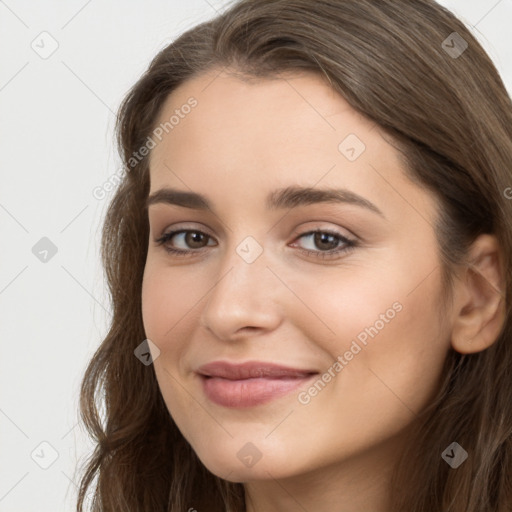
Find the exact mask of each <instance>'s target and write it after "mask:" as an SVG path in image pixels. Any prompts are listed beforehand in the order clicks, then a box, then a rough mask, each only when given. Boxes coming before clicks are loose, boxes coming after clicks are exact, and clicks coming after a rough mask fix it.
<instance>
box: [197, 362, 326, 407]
mask: <svg viewBox="0 0 512 512" xmlns="http://www.w3.org/2000/svg"><path fill="white" fill-rule="evenodd" d="M197 373H198V374H199V375H200V377H201V381H202V385H203V391H204V393H205V395H206V396H207V398H208V399H210V400H211V401H212V402H214V403H216V404H218V405H221V406H224V407H231V408H236V407H252V406H255V405H260V404H264V403H266V402H269V401H271V400H273V399H276V398H278V397H281V396H283V395H286V394H288V393H290V392H291V391H293V390H294V389H296V388H297V387H299V386H300V385H302V384H305V383H306V382H307V381H309V380H310V379H311V378H312V377H313V376H314V375H317V374H318V372H317V371H315V370H304V369H299V368H290V367H287V366H281V365H277V364H274V363H265V362H259V361H249V362H246V363H242V364H232V363H227V362H223V361H215V362H212V363H208V364H206V365H203V366H201V367H200V368H199V369H198V370H197Z"/></svg>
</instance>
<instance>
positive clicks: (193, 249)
mask: <svg viewBox="0 0 512 512" xmlns="http://www.w3.org/2000/svg"><path fill="white" fill-rule="evenodd" d="M301 238H303V239H306V238H309V239H310V244H309V245H310V247H311V246H313V247H315V246H316V247H318V248H319V250H314V249H300V250H301V252H303V253H306V254H307V255H309V256H314V257H317V258H328V257H335V256H337V255H338V254H341V253H344V252H347V251H349V250H350V249H353V248H354V247H356V246H357V241H356V240H351V239H349V238H347V237H345V236H343V235H342V234H341V233H337V232H335V231H329V230H322V229H317V230H314V231H308V232H307V233H303V234H302V235H300V236H299V237H298V238H297V239H296V240H300V239H301ZM171 240H175V241H178V242H181V243H182V244H184V245H185V247H184V248H178V249H177V248H175V247H173V246H171V245H170V244H169V242H171ZM210 241H213V239H212V237H211V236H210V235H208V234H207V233H204V232H203V231H199V230H192V229H180V230H175V231H169V232H168V233H165V234H164V235H162V236H161V237H160V238H158V239H157V240H156V242H157V244H158V245H162V246H163V247H164V249H165V250H166V251H167V252H168V253H171V254H174V255H176V256H192V255H194V254H197V253H202V252H203V251H205V250H206V247H207V246H208V245H210V246H211V245H213V246H215V245H216V244H215V243H213V244H209V243H208V242H210ZM205 242H206V243H205ZM340 243H341V244H342V245H341V246H340Z"/></svg>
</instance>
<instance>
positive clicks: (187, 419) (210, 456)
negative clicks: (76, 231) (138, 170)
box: [142, 70, 501, 512]
mask: <svg viewBox="0 0 512 512" xmlns="http://www.w3.org/2000/svg"><path fill="white" fill-rule="evenodd" d="M190 96H194V97H195V98H196V99H197V101H198V105H197V107H196V108H195V109H194V110H193V111H192V112H191V113H190V114H189V115H187V116H185V117H184V118H183V119H181V120H180V122H179V124H178V125H176V126H175V127H174V128H173V129H172V131H170V132H169V133H168V134H166V135H165V136H164V137H163V139H162V141H161V142H160V143H158V144H157V146H156V147H155V148H154V149H152V151H151V155H150V179H151V190H150V195H151V194H153V193H154V192H156V191H157V190H159V189H161V188H163V187H172V188H176V189H179V190H183V191H194V192H198V193H201V194H203V195H205V196H207V198H208V199H209V201H210V202H211V204H212V210H207V211H201V210H197V209H190V208H185V207H182V206H176V205H170V204H164V203H159V204H152V205H151V206H150V207H149V209H148V216H149V223H150V236H149V241H148V256H147V262H146V267H145V273H144V280H143V291H142V306H143V320H144V326H145V330H146V335H147V337H148V338H149V339H150V340H151V341H152V342H153V343H154V344H155V345H156V346H157V347H158V348H159V349H160V351H161V352H160V355H159V357H157V358H156V359H155V361H154V370H155V373H156V377H157V380H158V384H159V387H160V389H161V392H162V395H163V397H164V400H165V403H166V405H167V407H168V409H169V412H170V414H171V416H172V418H173V419H174V421H175V422H176V424H177V426H178V428H179V429H180V431H181V432H182V434H183V435H184V437H185V438H186V439H187V441H188V442H189V443H190V444H191V446H192V447H193V449H194V450H195V452H196V453H197V455H198V457H199V458H200V459H201V461H202V462H203V463H204V465H205V466H206V467H207V468H208V469H209V470H210V471H211V472H212V473H214V474H215V475H217V476H219V477H221V478H225V479H227V480H230V481H233V482H243V483H244V485H245V489H246V498H247V502H248V507H247V510H248V511H249V512H263V511H265V512H274V511H275V512H277V511H289V510H303V509H304V510H315V511H316V512H323V511H328V510H329V511H331V510H337V511H339V512H363V511H371V512H386V511H389V510H390V508H389V477H390V469H391V467H392V465H393V463H394V462H395V461H396V458H397V456H398V455H399V452H400V449H401V448H402V446H403V440H404V434H405V433H406V432H407V430H408V428H410V426H411V422H412V421H413V420H414V418H415V417H416V416H417V414H418V413H419V412H420V411H421V410H422V409H423V408H424V407H425V406H426V405H427V403H428V402H429V400H430V399H431V398H432V395H433V394H434V393H435V391H436V389H437V386H438V382H439V378H440V376H441V369H442V365H443V362H444V359H445V357H446V354H447V352H448V350H449V349H450V346H451V345H452V344H454V343H458V344H459V345H458V348H459V349H461V350H463V349H464V348H466V349H467V351H468V352H470V351H471V350H473V351H476V350H481V349H482V348H485V346H487V345H489V344H491V343H492V341H493V340H494V337H495V335H496V330H497V329H498V328H499V325H500V318H501V317H499V315H498V313H496V308H494V309H493V308H492V307H488V308H487V309H486V310H485V312H481V310H479V309H478V308H476V307H473V308H471V307H470V306H471V301H473V300H474V295H473V293H474V294H476V293H477V292H471V293H470V292H469V291H468V290H479V288H478V287H476V286H475V287H472V288H464V287H462V285H461V286H460V288H456V289H455V291H454V302H453V304H454V307H453V308H452V309H451V310H450V311H448V312H447V313H446V315H444V314H443V315H441V312H440V307H439V304H440V303H441V272H440V270H441V269H440V260H439V249H438V243H437V241H436V236H435V231H434V226H435V219H436V215H437V211H438V205H437V203H436V200H435V198H434V197H433V196H432V194H431V193H429V192H427V191H426V190H424V189H422V188H420V187H418V186H417V185H415V184H413V183H412V182H411V181H410V180H409V179H408V178H407V177H406V176H405V174H404V170H403V163H402V161H401V160H400V157H399V154H398V153H397V151H396V150H395V148H394V147H392V146H391V145H390V144H389V143H388V142H387V140H386V139H385V138H384V136H383V133H382V132H381V131H380V130H379V128H378V126H376V125H375V124H374V123H372V122H370V121H368V120H366V119H365V118H363V117H362V116H361V115H359V114H358V113H357V112H355V111H354V110H353V109H352V108H351V107H350V106H349V105H348V103H347V102H346V101H345V100H344V99H343V98H342V97H341V96H339V95H338V94H336V93H335V92H333V91H332V90H331V89H330V87H329V86H328V84H327V83H326V82H325V81H324V80H323V78H321V77H320V76H317V75H315V74H311V73H295V74H293V75H292V74H288V75H282V76H281V77H280V78H273V79H264V80H254V79H252V80H250V81H248V80H241V79H240V78H239V77H236V76H233V75H231V74H228V73H226V72H222V73H220V74H219V70H212V71H210V72H208V73H206V74H203V75H199V76H197V77H195V78H193V79H192V80H190V81H188V82H186V83H185V84H183V85H182V86H180V87H179V88H178V89H177V90H175V91H174V92H173V93H172V94H171V95H170V96H169V98H168V99H167V101H166V103H165V105H164V107H163V109H162V111H161V113H160V118H159V120H158V123H160V122H165V121H166V120H168V119H169V118H170V117H171V115H173V113H174V111H175V109H179V108H180V107H181V106H182V105H183V104H185V103H186V102H187V100H188V98H189V97H190ZM349 134H355V135H357V137H358V138H359V139H360V140H361V141H363V143H364V144H365V146H366V149H365V151H364V152H363V153H362V154H361V155H360V156H359V157H358V158H357V159H356V160H355V161H349V160H348V159H347V158H346V156H344V154H342V153H341V152H340V150H339V149H338V146H339V144H340V142H342V141H343V140H344V139H345V138H346V137H347V136H348V135H349ZM292 185H301V186H311V187H314V188H318V189H319V188H326V187H333V188H345V189H348V190H350V191H352V192H355V193H357V194H359V195H361V196H363V197H364V198H365V199H367V200H369V201H371V202H372V203H373V204H374V205H375V206H377V207H378V208H379V209H380V210H381V211H382V213H383V216H380V215H378V214H376V213H374V212H372V211H370V210H368V209H365V208H363V207H361V206H358V205H353V204H341V203H320V204H311V205H306V206H300V207H297V208H293V209H281V210H275V211H272V210H268V209H266V207H265V198H266V196H267V194H269V193H270V192H271V191H273V190H275V189H278V188H282V187H287V186H292ZM316 228H319V229H322V230H323V229H327V230H329V231H335V232H337V233H339V234H340V235H341V236H345V237H347V238H350V239H353V240H356V241H358V245H357V246H356V247H354V248H352V249H350V250H348V251H346V252H340V253H338V254H335V255H333V256H332V257H330V258H325V259H323V258H321V257H315V256H314V255H308V254H305V253H304V252H302V251H301V248H302V249H306V250H307V249H309V250H311V251H316V253H317V254H320V253H322V252H326V251H328V250H329V249H331V250H333V249H336V248H339V247H343V246H344V244H343V242H341V241H337V239H336V238H335V239H334V241H333V240H332V239H331V240H328V242H330V244H326V245H327V246H322V245H315V242H314V238H313V237H312V236H311V235H306V236H302V235H304V234H307V233H308V232H309V231H311V230H313V229H316ZM175 229H176V230H177V229H190V230H192V231H196V230H199V231H201V232H203V233H206V235H208V236H206V237H204V238H203V239H202V241H201V239H199V242H197V239H196V243H195V244H194V239H193V238H192V239H190V238H189V239H188V242H189V245H187V239H186V238H185V236H184V235H183V234H178V235H175V236H174V238H173V239H172V241H168V242H167V245H168V246H172V247H174V248H176V249H182V250H186V249H189V250H192V251H194V250H195V251H196V252H195V253H193V254H192V255H191V256H189V257H180V256H176V255H173V254H169V253H167V252H166V250H165V249H164V246H162V245H159V244H158V243H157V242H156V240H157V239H158V238H159V237H160V236H162V235H163V234H164V233H166V232H169V231H170V230H175ZM247 236H251V237H253V238H254V239H255V240H256V241H257V243H258V244H259V245H260V246H261V248H262V249H263V253H262V254H261V255H260V256H259V257H258V258H257V259H256V260H255V261H254V262H252V263H247V262H246V261H245V260H244V259H242V257H241V256H240V255H239V254H238V253H237V251H236V249H237V247H238V246H239V244H240V243H241V242H242V241H243V240H244V239H245V238H246V237H247ZM479 244H480V245H478V246H476V249H475V251H476V252H475V257H476V256H478V255H479V254H484V253H485V254H487V253H489V254H491V253H492V251H493V250H495V249H496V245H495V241H494V240H493V239H492V238H491V237H487V238H485V237H484V238H482V239H481V240H480V242H479ZM201 247H204V249H202V250H201V249H200V248H201ZM199 250H201V252H198V251H199ZM485 261H486V268H489V276H490V277H489V279H488V280H498V279H499V274H498V273H496V267H495V266H494V265H493V264H491V263H489V259H486V260H485ZM482 282H483V281H482ZM482 286H483V285H482ZM482 296H483V294H480V295H478V297H482ZM489 296H490V295H489ZM489 300H490V299H489ZM481 302H482V301H481ZM483 302H485V301H483ZM394 303H399V304H400V305H401V307H402V308H401V310H400V311H399V312H396V314H395V315H394V318H393V319H391V320H389V321H388V322H386V323H385V326H384V327H383V328H382V329H381V330H379V332H378V334H377V335H376V336H375V337H374V338H368V340H367V345H366V346H363V345H362V344H361V343H359V345H361V347H362V349H361V351H359V352H358V353H357V355H354V357H353V358H352V360H350V361H347V365H346V366H345V367H344V368H343V369H342V371H341V372H339V373H337V374H336V376H335V377H333V378H332V379H331V381H330V382H329V383H328V384H327V385H326V386H325V387H324V388H323V389H322V390H321V391H320V392H318V393H317V394H316V396H313V397H310V398H311V399H310V401H309V402H308V403H307V404H304V403H300V401H299V400H298V394H299V392H300V391H307V390H308V389H309V388H310V386H311V384H308V386H306V387H302V388H300V389H299V390H297V391H293V392H292V393H290V394H288V395H285V396H284V397H281V398H278V399H276V400H274V401H272V402H270V403H267V404H263V405H259V406H255V407H249V408H242V409H229V408H225V407H222V406H219V405H216V404H214V403H213V402H211V401H209V400H208V399H207V397H206V396H205V395H204V393H203V390H202V387H201V382H200V379H199V377H198V376H197V374H196V373H195V370H196V369H197V368H198V367H199V366H200V365H202V364H205V363H207V362H211V361H214V360H221V359H222V360H229V361H233V362H242V361H248V360H258V361H270V362H274V363H281V364H283V365H287V366H292V367H297V368H306V369H314V370H316V371H318V372H319V373H320V374H323V373H324V372H326V371H328V369H329V368H330V367H331V368H332V366H333V363H334V362H335V361H336V360H337V358H338V356H340V355H341V356H343V354H345V353H346V352H347V351H348V350H350V347H351V343H352V342H353V341H354V340H356V337H357V335H358V334H360V333H361V332H362V331H364V329H365V328H367V327H369V326H372V325H374V324H375V322H376V321H377V320H379V318H382V317H381V316H380V315H382V314H385V312H386V311H387V310H389V309H390V308H391V309H392V305H393V304H394ZM475 303H476V302H475ZM496 307H497V306H496ZM461 311H462V312H464V313H465V314H466V316H464V317H462V316H461V315H462V313H461ZM468 311H472V312H473V316H470V315H469V313H468ZM478 312H480V313H481V314H480V315H478V314H477V313H478ZM460 318H463V320H464V322H465V323H462V324H461V320H460ZM489 319H491V320H489ZM484 324H485V325H486V326H487V327H486V329H487V330H485V329H483V328H482V325H484ZM489 325H490V326H491V327H489ZM455 330H457V333H458V337H457V338H456V339H455V338H454V337H453V336H452V334H453V332H454V331H455ZM482 332H484V334H481V333H482ZM479 333H480V334H479ZM462 339H465V340H468V339H472V340H473V341H472V343H473V345H472V347H468V346H467V345H464V343H463V342H462V341H460V340H462ZM331 372H332V370H331ZM248 442H251V443H252V444H253V445H254V446H255V447H256V448H257V450H258V452H259V453H260V454H261V459H260V460H259V461H258V462H257V463H256V464H254V465H253V466H252V467H247V466H246V465H244V464H243V463H242V462H241V461H240V459H239V458H238V457H237V453H238V452H239V450H240V449H241V448H242V447H243V446H244V445H246V443H248ZM300 507H303V508H300Z"/></svg>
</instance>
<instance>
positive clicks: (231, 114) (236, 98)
mask: <svg viewBox="0 0 512 512" xmlns="http://www.w3.org/2000/svg"><path fill="white" fill-rule="evenodd" d="M191 101H192V103H191ZM193 103H195V106H194V107H193V108H188V107H186V106H187V105H189V104H193ZM172 117H174V119H173V123H172V126H171V125H170V123H169V121H170V120H171V118H172ZM166 123H167V125H166ZM155 126H164V127H165V126H167V130H165V129H164V130H163V133H162V136H161V139H162V140H161V141H157V144H156V146H155V147H154V149H152V150H151V155H150V175H151V192H154V191H155V190H158V189H159V188H161V187H164V186H173V187H175V188H180V189H182V190H186V189H191V190H194V191H196V192H200V193H203V194H204V195H208V196H212V197H213V196H215V195H217V196H218V198H219V200H226V199H227V193H228V192H229V194H230V197H231V200H232V201H236V199H235V198H233V192H235V193H236V195H237V197H238V201H239V204H240V205H243V204H244V202H245V201H246V200H247V199H248V198H249V197H251V196H255V195H256V196H258V197H261V198H264V197H266V196H267V195H268V192H269V191H271V190H273V189H276V188H282V187H286V186H290V185H302V186H309V187H314V186H316V185H317V184H318V185H319V186H320V185H321V186H325V187H340V186H343V187H344V188H347V189H349V190H352V191H354V192H356V193H360V194H363V193H364V194H365V195H366V196H367V197H368V198H369V199H370V200H371V201H372V202H375V203H376V204H377V205H379V204H384V203H388V204H391V203H392V202H395V203H397V201H398V202H400V203H402V204H401V205H400V207H401V209H402V210H403V209H404V207H405V208H406V204H403V203H404V198H403V197H402V199H400V195H401V193H402V195H403V194H406V195H407V196H408V198H409V200H408V201H407V200H406V201H405V203H407V202H409V203H411V202H413V204H414V201H419V202H420V203H421V202H422V201H424V200H425V199H426V200H427V202H428V198H425V197H421V196H426V192H424V191H422V190H421V189H418V188H417V187H416V186H415V185H413V184H412V182H410V181H409V180H408V178H406V176H405V174H404V173H403V162H402V160H401V159H400V155H399V153H398V152H397V150H396V149H395V148H394V147H392V146H391V145H390V144H389V143H388V142H387V141H386V139H384V137H383V134H382V131H381V130H380V128H379V126H378V125H377V124H376V123H374V122H372V121H371V120H368V119H367V118H365V117H364V116H362V115H361V114H359V113H358V112H357V111H356V110H354V109H353V108H352V107H351V106H350V105H349V104H348V102H347V101H346V100H345V99H344V98H343V97H342V96H341V95H340V94H338V93H337V92H336V91H334V90H333V89H332V88H331V87H330V86H329V84H328V83H327V81H326V80H325V79H324V78H323V77H322V76H320V75H317V74H314V73H310V72H306V73H303V72H301V73H295V74H293V73H287V74H283V75H281V76H279V77H272V78H264V79H246V78H244V79H241V77H240V76H234V75H232V74H229V73H225V72H221V71H219V70H211V71H209V72H207V73H204V74H202V75H199V76H196V77H194V78H192V79H190V80H188V81H187V82H185V83H184V84H182V85H181V86H180V87H179V88H177V89H176V90H175V91H174V92H173V93H172V94H171V95H170V96H169V97H168V98H167V100H166V102H165V103H164V105H163V107H162V109H161V112H160V115H159V118H158V121H157V123H156V124H155ZM404 187H405V188H404ZM400 189H402V190H401V192H400ZM397 194H398V195H397ZM408 208H410V204H409V206H408Z"/></svg>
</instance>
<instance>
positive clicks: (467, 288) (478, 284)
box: [452, 234, 506, 354]
mask: <svg viewBox="0 0 512 512" xmlns="http://www.w3.org/2000/svg"><path fill="white" fill-rule="evenodd" d="M469 261H470V265H469V266H467V267H466V268H465V269H464V270H463V271H462V275H461V277H460V281H458V282H457V285H456V286H457V288H458V290H457V293H456V299H455V304H454V306H455V309H454V310H453V311H454V313H455V315H456V316H455V318H454V324H453V330H452V347H453V348H454V350H456V351H457V352H460V353H461V354H471V353H475V352H480V351H482V350H485V349H486V348H489V347H490V346H491V345H492V344H493V343H494V342H495V341H496V339H497V338H498V336H499V335H500V332H501V329H502V327H503V325H504V323H505V315H506V308H505V296H504V290H505V282H504V268H503V258H502V254H501V251H500V247H499V243H498V240H497V238H496V237H495V236H493V235H488V234H484V235H480V236H479V237H478V238H477V239H476V240H475V242H473V244H472V245H471V248H470V253H469Z"/></svg>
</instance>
